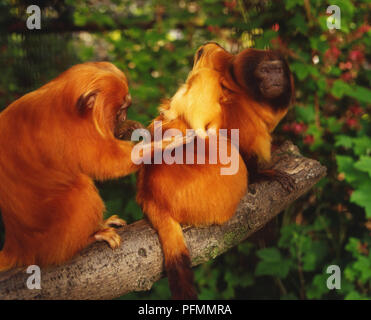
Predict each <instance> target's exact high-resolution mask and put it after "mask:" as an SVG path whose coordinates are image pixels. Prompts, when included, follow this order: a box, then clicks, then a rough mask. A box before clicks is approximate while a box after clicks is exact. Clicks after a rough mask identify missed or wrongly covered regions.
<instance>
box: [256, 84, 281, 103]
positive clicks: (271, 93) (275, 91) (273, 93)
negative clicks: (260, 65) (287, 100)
mask: <svg viewBox="0 0 371 320" xmlns="http://www.w3.org/2000/svg"><path fill="white" fill-rule="evenodd" d="M284 90H285V86H284V84H282V83H273V84H270V85H268V86H264V85H260V91H261V93H262V94H263V96H264V97H266V98H268V99H272V98H277V97H278V96H279V95H281V94H282V93H283V92H284Z"/></svg>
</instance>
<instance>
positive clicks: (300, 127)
mask: <svg viewBox="0 0 371 320" xmlns="http://www.w3.org/2000/svg"><path fill="white" fill-rule="evenodd" d="M291 130H292V131H293V132H294V133H295V134H301V133H303V132H304V131H306V130H307V126H306V125H305V124H304V123H302V122H300V123H298V122H293V123H292V125H291Z"/></svg>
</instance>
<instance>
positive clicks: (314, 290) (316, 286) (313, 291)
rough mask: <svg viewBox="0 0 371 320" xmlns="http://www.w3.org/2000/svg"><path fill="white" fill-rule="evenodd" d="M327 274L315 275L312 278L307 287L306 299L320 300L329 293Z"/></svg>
mask: <svg viewBox="0 0 371 320" xmlns="http://www.w3.org/2000/svg"><path fill="white" fill-rule="evenodd" d="M328 276H329V275H328V274H325V273H323V274H317V275H315V276H314V278H313V281H312V283H311V284H310V285H309V286H308V289H307V297H308V298H309V299H320V298H322V296H323V295H324V294H326V293H328V292H329V289H328V288H327V285H326V281H327V279H328Z"/></svg>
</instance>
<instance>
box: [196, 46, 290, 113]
mask: <svg viewBox="0 0 371 320" xmlns="http://www.w3.org/2000/svg"><path fill="white" fill-rule="evenodd" d="M202 67H207V68H213V69H215V70H217V71H219V72H221V73H224V75H225V79H226V81H227V85H228V82H229V84H230V85H229V86H228V88H232V91H233V87H236V85H237V86H238V87H239V88H240V89H242V90H243V91H244V92H245V93H247V94H248V95H249V96H250V97H251V98H253V99H254V100H255V101H258V102H263V103H267V104H269V105H270V106H271V107H273V108H274V109H277V110H278V109H283V108H287V107H288V106H289V104H290V103H291V102H292V100H293V94H294V86H293V80H292V74H291V72H290V69H289V67H288V65H287V63H286V61H285V59H284V58H283V57H282V56H281V55H280V53H278V52H276V51H272V50H256V49H246V50H243V51H241V52H240V53H238V54H237V55H232V54H231V53H229V52H228V51H226V50H225V49H224V48H222V47H221V46H219V45H218V44H216V43H207V44H205V45H203V46H201V47H200V48H199V49H198V51H197V52H196V55H195V59H194V67H193V70H195V69H199V68H202ZM230 82H234V83H233V84H232V83H230Z"/></svg>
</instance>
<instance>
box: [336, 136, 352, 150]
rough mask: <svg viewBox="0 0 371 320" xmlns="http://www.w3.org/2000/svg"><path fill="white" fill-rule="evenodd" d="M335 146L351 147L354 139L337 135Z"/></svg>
mask: <svg viewBox="0 0 371 320" xmlns="http://www.w3.org/2000/svg"><path fill="white" fill-rule="evenodd" d="M335 141H336V142H335V147H340V146H341V147H344V148H351V147H352V146H353V143H354V139H353V138H351V137H349V136H346V135H338V136H336V137H335Z"/></svg>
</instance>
